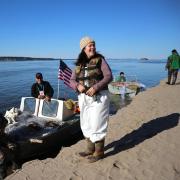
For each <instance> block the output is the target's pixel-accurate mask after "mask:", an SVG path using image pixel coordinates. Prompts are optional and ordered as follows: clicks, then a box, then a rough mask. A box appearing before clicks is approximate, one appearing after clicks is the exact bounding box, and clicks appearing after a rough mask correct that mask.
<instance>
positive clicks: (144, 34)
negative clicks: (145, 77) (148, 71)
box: [0, 0, 180, 59]
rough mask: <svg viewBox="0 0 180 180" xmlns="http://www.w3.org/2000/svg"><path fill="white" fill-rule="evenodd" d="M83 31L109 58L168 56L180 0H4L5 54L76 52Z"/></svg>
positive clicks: (1, 51) (1, 49)
mask: <svg viewBox="0 0 180 180" xmlns="http://www.w3.org/2000/svg"><path fill="white" fill-rule="evenodd" d="M84 36H90V37H91V38H93V39H94V40H95V42H96V49H97V51H98V52H99V53H101V54H103V55H104V56H105V57H106V58H144V57H146V58H150V59H162V58H167V56H168V55H170V53H171V50H172V49H174V48H175V49H177V51H178V52H180V0H0V56H30V57H52V58H66V59H68V58H77V56H78V54H79V53H80V47H79V42H80V39H81V38H82V37H84Z"/></svg>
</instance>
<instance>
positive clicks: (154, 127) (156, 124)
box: [105, 113, 180, 157]
mask: <svg viewBox="0 0 180 180" xmlns="http://www.w3.org/2000/svg"><path fill="white" fill-rule="evenodd" d="M179 116H180V114H179V113H173V114H170V115H168V116H165V117H160V118H157V119H153V120H151V121H149V122H147V123H144V124H143V125H142V126H141V127H139V128H138V129H136V130H134V131H132V132H131V133H129V134H127V135H125V136H124V137H122V138H121V139H119V140H117V141H114V142H112V143H110V144H108V145H107V146H105V151H108V152H107V153H106V154H105V157H107V156H112V155H114V154H117V153H119V152H121V151H124V150H127V149H130V148H133V147H134V146H136V145H138V144H140V143H141V142H143V141H145V140H146V139H149V138H152V137H153V136H155V135H156V134H158V133H160V132H162V131H164V130H168V129H171V128H173V127H175V126H177V125H178V122H179ZM111 148H113V150H112V151H109V149H111Z"/></svg>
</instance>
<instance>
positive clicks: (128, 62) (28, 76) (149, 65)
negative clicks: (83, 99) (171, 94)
mask: <svg viewBox="0 0 180 180" xmlns="http://www.w3.org/2000/svg"><path fill="white" fill-rule="evenodd" d="M65 63H66V64H67V65H68V66H69V67H70V68H71V69H73V67H74V60H65ZM108 63H109V65H110V67H111V69H112V72H113V75H118V74H119V72H120V71H123V72H125V74H126V75H136V76H137V77H138V80H139V81H140V82H142V83H143V84H145V85H146V86H147V87H148V88H149V87H153V86H156V85H157V84H159V81H160V80H161V79H164V78H165V77H166V72H165V70H164V67H165V60H151V61H150V60H148V61H141V60H137V59H123V60H108ZM58 68H59V61H58V60H53V61H38V60H37V61H8V62H2V61H0V112H4V111H5V110H6V109H10V108H11V107H19V105H20V101H21V97H22V96H31V86H32V84H33V83H34V81H35V78H34V75H35V73H36V72H42V73H43V76H44V80H47V81H49V82H50V83H51V85H52V87H53V88H54V91H55V93H54V98H57V90H58V79H57V76H58ZM59 87H60V97H65V98H72V99H75V98H76V94H75V93H74V91H73V90H71V89H70V88H67V87H66V86H65V85H64V84H63V82H62V81H60V86H59Z"/></svg>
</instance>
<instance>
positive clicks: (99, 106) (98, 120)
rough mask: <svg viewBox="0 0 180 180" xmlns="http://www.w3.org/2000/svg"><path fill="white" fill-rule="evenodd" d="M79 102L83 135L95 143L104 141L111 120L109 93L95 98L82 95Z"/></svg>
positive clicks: (104, 92) (101, 93)
mask: <svg viewBox="0 0 180 180" xmlns="http://www.w3.org/2000/svg"><path fill="white" fill-rule="evenodd" d="M78 100H79V108H80V124H81V129H82V132H83V135H84V136H85V137H86V138H90V140H91V141H92V142H93V143H94V142H96V141H100V140H102V139H103V138H104V137H105V136H106V133H107V126H108V120H109V92H108V91H107V90H103V91H101V92H99V93H98V94H97V95H96V96H94V97H90V96H88V95H86V94H84V93H82V94H79V95H78Z"/></svg>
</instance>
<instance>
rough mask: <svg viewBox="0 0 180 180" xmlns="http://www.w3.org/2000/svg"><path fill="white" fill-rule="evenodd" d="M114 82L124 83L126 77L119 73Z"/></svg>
mask: <svg viewBox="0 0 180 180" xmlns="http://www.w3.org/2000/svg"><path fill="white" fill-rule="evenodd" d="M116 82H126V77H125V74H124V72H120V76H118V77H117V78H116Z"/></svg>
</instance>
